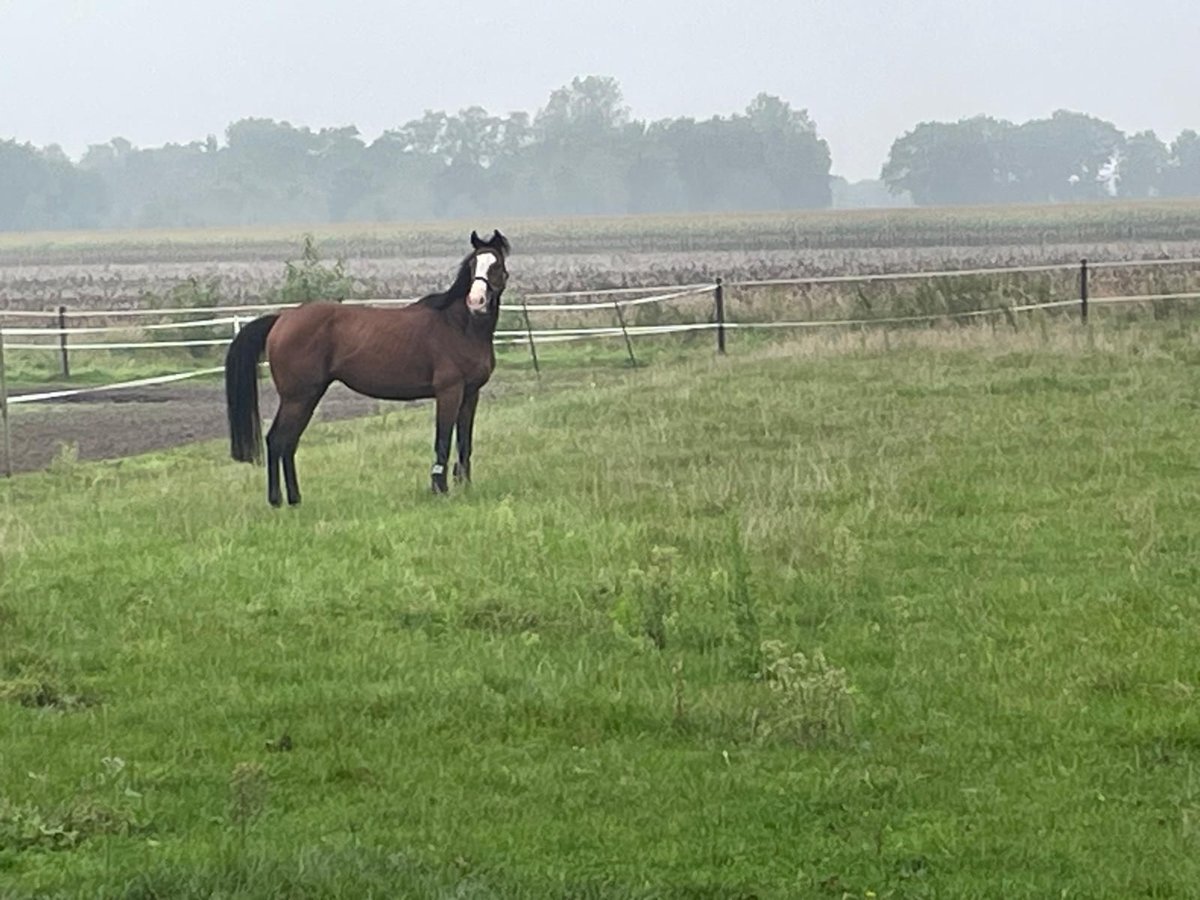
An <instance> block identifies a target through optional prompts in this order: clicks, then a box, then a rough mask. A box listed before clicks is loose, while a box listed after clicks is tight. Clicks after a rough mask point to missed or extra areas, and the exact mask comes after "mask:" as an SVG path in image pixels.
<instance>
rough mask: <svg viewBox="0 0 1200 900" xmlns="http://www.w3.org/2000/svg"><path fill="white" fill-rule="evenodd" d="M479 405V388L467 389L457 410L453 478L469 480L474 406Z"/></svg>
mask: <svg viewBox="0 0 1200 900" xmlns="http://www.w3.org/2000/svg"><path fill="white" fill-rule="evenodd" d="M478 405H479V390H478V388H476V389H475V390H473V391H467V392H466V393H465V394H464V395H463V401H462V406H461V407H459V410H458V426H457V428H458V462H456V463H455V464H454V480H455V481H468V482H469V481H470V480H471V442H472V435H473V433H474V431H475V407H476V406H478Z"/></svg>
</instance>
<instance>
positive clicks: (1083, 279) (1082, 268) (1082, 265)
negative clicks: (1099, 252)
mask: <svg viewBox="0 0 1200 900" xmlns="http://www.w3.org/2000/svg"><path fill="white" fill-rule="evenodd" d="M1079 318H1080V321H1081V322H1083V324H1084V325H1086V324H1087V321H1088V266H1087V260H1086V259H1081V260H1080V261H1079Z"/></svg>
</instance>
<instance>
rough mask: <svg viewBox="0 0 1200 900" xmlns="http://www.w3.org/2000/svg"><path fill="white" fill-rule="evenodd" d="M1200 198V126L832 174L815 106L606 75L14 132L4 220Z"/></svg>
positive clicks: (924, 132) (923, 144)
mask: <svg viewBox="0 0 1200 900" xmlns="http://www.w3.org/2000/svg"><path fill="white" fill-rule="evenodd" d="M1156 196H1159V197H1182V196H1200V136H1198V135H1197V134H1196V132H1194V131H1185V132H1183V133H1182V134H1180V135H1179V136H1178V137H1177V138H1176V139H1175V140H1174V141H1172V142H1171V144H1170V145H1167V144H1166V143H1164V142H1163V141H1161V140H1160V139H1159V138H1158V137H1157V136H1156V135H1155V134H1154V133H1153V132H1141V133H1138V134H1134V135H1132V136H1126V135H1125V134H1123V133H1122V132H1121V131H1120V130H1119V129H1117V128H1116V126H1114V125H1113V124H1112V123H1109V122H1105V121H1103V120H1101V119H1097V118H1094V117H1091V116H1087V115H1083V114H1081V113H1074V112H1066V111H1060V112H1056V113H1054V115H1052V116H1051V117H1049V118H1047V119H1035V120H1032V121H1029V122H1025V123H1023V124H1020V125H1016V124H1013V123H1011V122H1006V121H1003V120H998V119H993V118H989V117H986V116H979V117H975V118H971V119H964V120H962V121H959V122H926V123H923V124H921V125H918V126H917V127H916V128H915V129H913V130H912V131H910V132H909V133H907V134H905V135H903V136H902V137H900V138H898V139H897V140H896V141H895V142H894V143H893V144H892V147H891V152H890V153H889V156H888V159H887V162H886V163H885V164H884V166H883V170H882V177H881V180H880V181H868V182H860V183H857V184H853V185H852V184H848V183H847V182H845V180H843V179H839V178H832V177H831V176H830V154H829V147H828V145H827V144H826V142H825V141H824V140H823V139H821V137H820V136H819V134H818V132H817V127H816V124H815V123H814V122H813V121H812V119H811V118H809V116H808V113H807V112H806V111H804V110H798V109H793V108H792V107H791V105H790V104H789V103H787V102H786V101H784V100H781V99H780V98H778V97H774V96H771V95H768V94H759V95H758V96H757V97H755V98H754V99H753V100H752V101H751V102H750V104H749V105H748V106H747V107H746V109H745V110H744V111H743V112H740V113H735V114H732V115H729V116H714V117H712V118H710V119H705V120H696V119H691V118H677V119H663V120H659V121H654V122H645V121H640V120H635V119H632V118H631V117H630V113H629V110H628V108H627V107H626V106H625V104H624V100H623V97H622V94H621V88H620V85H619V84H618V83H617V82H616V81H615V80H614V79H612V78H607V77H599V76H589V77H587V78H576V79H575V80H574V81H572V82H571V84H569V85H566V86H564V87H562V88H559V89H558V90H556V91H554V92H553V93H551V95H550V97H549V99H548V101H547V103H546V105H545V106H544V107H543V108H542V109H540V110H539V111H538V112H537V113H536V114H534V115H530V114H529V113H525V112H515V113H511V114H509V115H507V116H503V117H501V116H494V115H491V114H490V113H488V112H487V111H486V110H484V109H482V108H481V107H471V108H470V109H465V110H462V111H460V112H459V113H458V114H456V115H453V114H449V113H445V112H427V113H425V115H424V116H422V117H421V118H420V119H416V120H413V121H411V122H408V123H406V124H404V125H401V126H400V127H398V128H395V129H393V130H390V131H387V132H385V133H384V134H382V135H381V136H380V137H378V138H377V139H376V140H374V141H371V142H370V143H368V142H366V141H364V140H363V138H362V136H361V135H360V134H359V132H358V129H356V128H354V127H353V126H348V127H343V128H322V129H319V130H316V131H314V130H311V129H309V128H303V127H295V126H293V125H290V124H289V123H287V122H276V121H273V120H271V119H244V120H242V121H239V122H235V123H233V124H232V125H230V126H229V127H228V128H227V129H226V132H225V135H224V142H219V141H218V140H217V139H216V137H214V136H209V137H208V138H207V139H206V140H204V141H195V142H193V143H190V144H183V145H180V144H168V145H166V146H164V147H158V148H148V149H139V148H137V147H134V146H133V145H132V144H131V143H130V142H129V141H127V140H124V139H123V138H114V139H113V140H111V141H109V142H108V143H106V144H99V145H94V146H92V147H89V148H88V150H87V152H86V153H85V154H84V155H83V158H82V159H81V160H79V162H77V163H76V162H72V160H70V159H69V158H68V157H67V156H66V155H65V154H64V153H63V152H62V151H61V150H60V149H59V148H57V147H54V146H51V147H47V148H43V149H39V148H35V147H33V146H30V145H29V144H18V143H17V142H15V141H11V140H10V141H0V230H32V229H50V228H89V227H167V226H199V225H240V224H246V225H253V224H271V223H304V222H327V221H386V220H400V219H414V218H439V217H450V216H463V217H466V216H474V215H497V214H499V215H541V214H554V213H577V214H588V213H591V214H606V213H613V214H619V213H638V212H708V211H712V212H719V211H724V210H755V209H763V210H769V209H803V208H813V207H827V206H829V205H830V204H831V202H832V201H833V200H834V199H835V198H836V200H837V202H838V203H839V204H840V205H853V206H866V205H875V206H883V205H894V204H895V203H896V202H916V203H918V204H923V205H925V204H974V203H1006V202H1057V201H1076V200H1101V199H1106V198H1112V197H1128V198H1142V197H1156Z"/></svg>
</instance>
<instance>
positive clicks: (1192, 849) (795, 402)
mask: <svg viewBox="0 0 1200 900" xmlns="http://www.w3.org/2000/svg"><path fill="white" fill-rule="evenodd" d="M710 354H711V351H710V350H709V349H708V348H707V347H706V348H705V349H704V350H703V351H700V352H697V353H695V354H693V355H689V357H688V358H686V359H683V360H668V359H663V360H661V361H658V362H656V364H655V365H653V366H651V367H649V368H644V369H640V370H632V371H623V370H618V369H615V368H611V367H610V368H600V369H593V370H585V369H579V368H563V369H558V370H556V369H553V368H552V369H550V370H548V371H547V373H546V374H545V376H544V377H543V380H542V381H541V382H540V383H539V382H535V381H533V380H532V379H528V378H519V379H514V380H512V381H508V382H506V381H505V369H504V367H503V366H501V369H500V370H499V371H498V373H497V378H498V380H499V383H498V385H497V390H496V391H495V394H496V396H495V397H494V398H488V397H487V396H486V392H485V398H484V400H483V401H482V403H481V406H480V412H479V422H478V426H477V435H476V455H475V477H476V483H475V485H474V486H473V487H472V488H471V489H470V490H469V491H462V490H459V491H453V490H452V492H451V495H450V496H449V497H433V496H430V495H429V494H428V493H427V479H428V464H429V461H430V436H431V430H430V429H431V423H430V420H429V410H428V408H421V409H418V410H409V409H403V408H398V409H396V410H395V411H394V412H391V413H389V414H387V415H386V416H383V415H377V416H374V417H371V418H368V419H363V420H358V421H354V422H340V423H318V424H316V425H314V426H313V427H312V428H311V429H310V430H309V432H308V433H307V434H306V436H305V439H304V443H303V444H302V446H301V448H300V453H299V465H300V467H301V469H302V473H303V477H304V479H305V489H306V490H305V502H304V505H302V506H301V507H299V508H297V509H295V510H281V511H276V510H271V509H269V508H268V507H267V506H266V504H265V503H264V501H263V491H264V475H263V471H262V469H261V468H259V467H253V468H252V467H248V466H243V465H238V464H235V463H232V462H230V461H228V459H227V457H226V447H225V445H224V443H223V442H207V443H202V444H196V445H192V446H188V447H185V448H181V449H177V450H174V451H171V452H166V453H160V454H155V455H149V456H143V457H137V458H133V459H128V460H124V461H121V462H119V463H111V462H110V463H78V462H71V461H70V460H65V461H62V462H61V464H58V465H56V466H54V467H53V468H52V470H51V471H49V472H46V473H41V474H31V475H24V476H21V477H18V478H16V479H14V480H12V481H11V482H9V483H6V484H4V485H3V487H0V634H2V635H3V639H2V642H0V736H2V737H0V757H2V758H0V896H5V897H9V896H11V897H26V896H39V897H41V896H85V895H86V896H105V897H122V896H127V897H208V896H214V895H215V896H223V897H260V896H290V897H318V896H319V897H338V896H354V897H364V896H378V897H383V896H420V897H462V898H492V897H495V898H512V897H529V898H545V897H564V898H565V897H592V898H626V897H631V898H632V897H637V898H650V897H679V898H683V897H746V898H749V897H758V898H766V897H797V896H814V897H824V896H829V897H854V898H864V897H877V898H884V897H984V896H987V897H1026V896H1028V897H1046V896H1056V897H1057V896H1067V897H1108V896H1111V897H1129V896H1154V897H1169V896H1178V897H1184V896H1190V895H1193V894H1194V892H1195V886H1196V884H1197V883H1200V775H1198V770H1197V766H1198V764H1200V717H1198V714H1197V710H1198V706H1197V690H1198V689H1200V664H1198V663H1197V656H1196V650H1197V646H1200V615H1198V613H1200V608H1198V606H1200V605H1198V601H1197V593H1196V585H1197V582H1198V580H1200V567H1198V563H1197V560H1198V559H1200V520H1198V519H1197V517H1196V509H1197V503H1198V500H1200V487H1198V482H1197V480H1196V471H1197V462H1196V461H1197V459H1198V458H1200V457H1198V454H1200V427H1198V426H1197V417H1196V410H1197V404H1198V402H1200V396H1198V394H1197V387H1196V385H1197V381H1196V378H1197V365H1198V364H1200V341H1198V339H1197V337H1196V335H1195V333H1193V332H1192V331H1191V330H1189V324H1188V322H1187V321H1185V320H1180V321H1179V322H1178V323H1173V324H1170V325H1168V324H1166V323H1149V322H1147V323H1144V324H1142V325H1139V326H1135V327H1129V326H1120V325H1119V324H1118V323H1107V324H1105V325H1101V326H1096V327H1094V328H1093V329H1092V330H1090V331H1089V330H1084V329H1082V328H1080V327H1079V326H1078V325H1077V324H1075V323H1073V322H1072V323H1068V322H1057V323H1053V322H1052V323H1050V324H1048V325H1043V327H1042V328H1041V329H1040V330H1035V329H1027V330H1025V331H1022V332H1020V333H1015V334H1014V333H1010V332H1009V331H1007V330H1004V329H1001V330H999V331H996V332H993V331H991V330H990V329H985V328H980V329H971V328H949V329H934V330H919V331H918V330H913V331H909V332H901V333H894V334H891V335H884V334H882V333H874V334H868V335H840V336H828V335H819V336H818V335H813V336H810V337H807V338H804V339H798V340H790V341H786V342H782V343H777V344H763V345H759V346H754V347H749V346H746V347H742V348H741V350H740V351H739V352H737V353H735V354H732V355H731V356H730V357H729V358H727V359H718V358H713V357H712V356H711V355H710Z"/></svg>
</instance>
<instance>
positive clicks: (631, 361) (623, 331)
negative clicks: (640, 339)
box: [613, 300, 637, 369]
mask: <svg viewBox="0 0 1200 900" xmlns="http://www.w3.org/2000/svg"><path fill="white" fill-rule="evenodd" d="M613 309H615V310H616V311H617V322H619V323H620V325H621V334H623V335H625V350H626V352H628V353H629V364H630V365H631V366H633V367H634V368H635V369H636V368H637V357H635V356H634V355H633V343H632V342H631V341H630V340H629V329H627V328H626V327H625V314H624V313H623V312H621V304H620V303H618V302H617V301H616V300H614V301H613Z"/></svg>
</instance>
